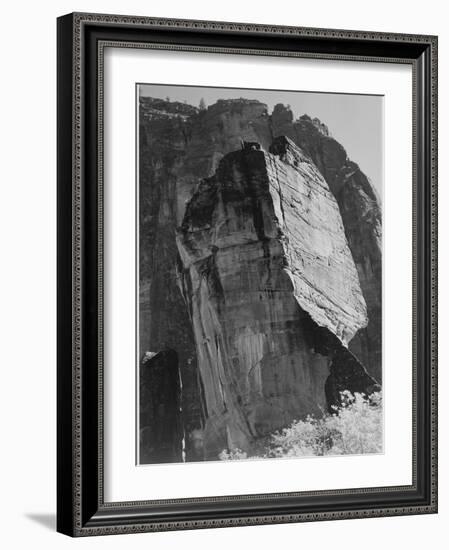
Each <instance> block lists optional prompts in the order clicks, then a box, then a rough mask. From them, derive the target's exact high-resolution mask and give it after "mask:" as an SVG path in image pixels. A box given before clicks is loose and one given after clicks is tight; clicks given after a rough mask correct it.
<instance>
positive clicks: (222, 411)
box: [178, 137, 375, 458]
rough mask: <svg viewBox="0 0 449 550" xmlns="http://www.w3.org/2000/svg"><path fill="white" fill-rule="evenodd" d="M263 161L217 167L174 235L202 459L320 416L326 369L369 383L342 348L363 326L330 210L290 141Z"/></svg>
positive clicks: (276, 145) (334, 208) (319, 181)
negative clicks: (190, 339)
mask: <svg viewBox="0 0 449 550" xmlns="http://www.w3.org/2000/svg"><path fill="white" fill-rule="evenodd" d="M270 151H271V153H266V152H265V151H263V150H258V149H257V147H255V146H251V147H245V148H244V149H242V150H240V151H236V152H233V153H229V154H228V155H226V156H225V157H223V159H222V160H221V161H220V163H219V165H218V168H217V171H216V173H215V175H214V176H212V177H210V178H206V179H204V180H203V181H202V182H201V183H200V185H199V187H198V189H197V191H196V193H195V194H194V195H193V197H192V199H191V200H190V202H189V204H188V205H187V209H186V214H185V216H184V220H183V223H182V226H181V228H180V230H179V232H178V248H179V252H180V263H179V271H180V284H181V289H182V292H183V295H184V298H185V300H186V302H187V304H188V307H189V311H190V317H191V319H192V324H193V332H194V337H195V341H196V346H197V358H198V366H199V370H200V375H201V379H202V381H203V384H204V390H205V391H204V394H205V406H206V411H207V414H206V417H207V420H206V423H205V433H204V452H205V456H206V457H209V458H212V457H216V456H217V454H218V453H219V452H220V450H222V449H223V448H230V449H233V448H239V449H242V450H245V451H249V450H251V448H252V447H253V445H254V444H255V442H256V441H257V440H258V439H260V438H262V437H264V436H267V435H269V434H270V433H272V432H273V431H275V430H278V429H280V428H282V427H284V426H286V425H288V424H289V423H291V422H292V421H293V420H294V419H295V418H300V417H304V416H306V415H307V414H319V413H320V410H323V409H325V408H327V406H328V401H327V400H326V391H325V387H326V384H327V386H328V387H329V388H335V382H334V379H333V378H331V379H330V381H329V382H326V381H327V380H328V378H329V372H330V370H329V369H331V370H332V362H333V359H334V357H337V356H338V357H339V356H341V354H342V353H345V354H347V356H348V357H350V360H351V362H352V364H353V371H354V372H353V373H352V376H351V377H349V379H348V380H347V381H346V384H345V386H346V389H349V390H352V391H354V389H355V387H356V386H357V388H358V387H359V386H360V387H361V388H362V389H363V391H364V392H367V391H369V388H370V387H371V386H373V385H374V384H375V381H374V380H373V379H372V378H371V377H370V376H369V375H368V374H367V372H366V370H365V369H364V367H363V366H362V365H361V364H360V363H359V362H358V360H357V359H356V358H355V357H354V356H353V355H352V354H351V353H350V352H349V351H348V350H347V348H346V346H347V344H348V342H349V341H350V340H351V338H352V337H353V336H354V335H355V334H356V333H357V331H358V330H359V329H360V328H362V327H364V326H366V324H367V322H368V319H367V315H366V306H365V301H364V298H363V295H362V292H361V289H360V285H359V280H358V275H357V270H356V268H355V266H354V262H353V259H352V256H351V252H350V250H349V247H348V245H347V242H346V238H345V233H344V228H343V224H342V220H341V216H340V212H339V208H338V205H337V202H336V200H335V198H334V196H333V194H332V193H331V192H330V191H329V188H328V185H327V183H326V181H325V180H324V178H323V177H322V175H321V174H320V173H319V172H318V170H317V168H316V167H315V165H314V164H313V162H312V161H311V160H310V158H309V157H307V156H305V155H304V154H303V153H302V151H301V150H300V149H298V148H297V147H296V146H295V145H294V144H293V143H292V142H291V141H290V140H289V139H288V138H285V137H281V138H278V139H276V140H275V141H274V142H273V144H272V146H271V147H270ZM338 370H339V369H338V368H337V371H338ZM337 374H338V373H337ZM328 393H329V395H331V393H332V389H328Z"/></svg>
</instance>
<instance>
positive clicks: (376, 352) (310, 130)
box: [272, 104, 382, 381]
mask: <svg viewBox="0 0 449 550" xmlns="http://www.w3.org/2000/svg"><path fill="white" fill-rule="evenodd" d="M272 128H273V134H274V135H275V136H277V135H285V136H288V137H289V138H290V139H292V140H293V141H294V143H296V144H297V145H298V146H299V147H300V148H301V149H302V150H303V151H304V153H305V154H307V155H308V156H309V157H310V158H311V159H312V160H313V162H314V164H315V165H316V167H317V168H318V170H319V171H320V172H321V174H322V175H323V176H324V178H325V180H326V182H327V183H328V185H329V188H330V190H331V191H332V193H333V195H334V196H335V198H336V200H337V203H338V206H339V209H340V214H341V217H342V221H343V225H344V228H345V234H346V238H347V240H348V244H349V248H350V250H351V253H352V256H353V258H354V262H355V265H356V267H357V272H358V275H359V280H360V285H361V288H362V292H363V296H364V298H365V301H366V305H367V310H368V318H369V323H368V325H367V327H365V328H363V329H361V330H360V331H359V333H358V334H357V335H356V336H355V338H354V339H353V340H352V341H351V343H350V346H349V347H350V349H351V350H352V351H353V352H354V353H355V354H356V355H357V356H359V357H360V359H361V360H362V362H363V363H364V365H366V367H367V369H368V370H369V372H371V373H372V374H373V375H374V376H375V377H376V378H377V379H378V380H379V381H380V380H382V218H381V209H380V201H379V198H378V196H377V193H376V192H375V190H374V187H373V186H372V185H371V183H370V181H369V180H368V178H367V177H366V176H365V174H363V172H362V171H361V170H360V168H359V166H358V165H357V164H356V163H355V162H352V161H351V160H350V159H349V158H348V155H347V153H346V151H345V149H344V147H342V145H340V144H339V143H338V142H337V141H336V140H335V139H333V138H332V137H331V136H330V135H329V130H328V128H327V127H326V126H325V125H324V124H322V123H321V122H320V121H319V120H318V119H317V118H314V119H312V118H310V117H309V116H307V115H303V116H301V117H300V118H299V119H298V120H297V121H294V120H293V114H292V112H291V110H290V109H289V108H287V107H285V106H284V105H280V104H279V105H276V107H275V108H274V110H273V114H272Z"/></svg>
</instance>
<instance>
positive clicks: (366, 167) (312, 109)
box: [139, 84, 383, 197]
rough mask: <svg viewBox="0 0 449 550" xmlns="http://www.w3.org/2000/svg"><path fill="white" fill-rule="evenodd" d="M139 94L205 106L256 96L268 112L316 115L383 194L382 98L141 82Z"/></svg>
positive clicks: (381, 194)
mask: <svg viewBox="0 0 449 550" xmlns="http://www.w3.org/2000/svg"><path fill="white" fill-rule="evenodd" d="M139 93H140V95H141V96H150V97H156V98H161V99H166V98H167V97H168V98H170V100H171V101H181V102H186V103H188V104H190V105H194V106H196V107H198V106H199V103H200V100H201V99H204V102H205V104H206V106H209V105H211V104H213V103H215V102H216V101H217V100H218V99H232V98H240V97H243V98H246V99H258V100H259V101H261V102H263V103H266V104H267V106H268V111H269V113H271V112H272V110H273V107H274V106H275V105H276V103H284V104H285V105H290V107H291V109H292V111H293V115H294V118H298V117H300V116H301V115H303V114H307V115H309V116H310V117H312V118H314V117H317V118H319V119H320V120H321V122H323V123H324V124H326V126H327V127H328V128H329V132H330V134H331V135H332V137H334V138H335V139H336V140H337V141H338V142H340V143H341V145H343V147H344V148H345V149H346V152H347V153H348V156H349V158H350V159H351V160H353V161H354V162H356V163H357V164H358V165H359V166H360V169H361V170H362V172H364V173H365V174H366V175H367V176H368V178H369V179H370V180H371V182H372V184H373V185H374V187H375V188H376V190H377V192H378V194H379V196H380V197H382V196H383V192H382V188H383V97H382V96H375V95H361V94H332V93H320V92H312V91H307V92H303V91H294V92H292V91H282V90H257V89H238V88H211V87H201V86H174V85H160V84H141V85H140V86H139Z"/></svg>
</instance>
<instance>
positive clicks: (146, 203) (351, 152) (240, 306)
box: [136, 83, 384, 465]
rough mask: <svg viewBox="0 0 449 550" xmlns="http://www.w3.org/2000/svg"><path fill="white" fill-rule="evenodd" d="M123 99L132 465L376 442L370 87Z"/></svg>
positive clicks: (377, 341) (192, 90) (289, 453)
mask: <svg viewBox="0 0 449 550" xmlns="http://www.w3.org/2000/svg"><path fill="white" fill-rule="evenodd" d="M136 102H137V108H136V116H137V124H136V126H137V136H136V140H137V167H136V172H137V182H136V186H137V193H136V196H137V204H136V212H137V223H136V234H137V239H136V241H137V243H138V244H137V248H138V250H137V256H136V257H137V264H138V265H137V266H136V273H137V277H136V279H137V280H136V296H137V301H138V307H137V312H138V313H137V315H136V317H137V318H136V326H137V330H136V335H137V336H136V382H137V383H136V386H137V403H138V405H137V407H138V410H137V411H136V417H137V433H136V449H137V457H136V462H137V464H139V465H145V464H162V463H182V462H201V461H228V460H245V459H252V460H256V459H278V458H279V459H280V458H301V457H304V458H313V457H321V456H341V455H371V454H380V453H383V451H384V448H383V441H384V429H383V427H384V418H383V407H382V389H383V385H382V383H383V380H382V379H383V376H382V374H383V369H382V363H383V362H382V345H383V339H382V272H383V269H382V198H383V192H382V190H383V177H384V159H383V155H384V127H383V108H384V106H383V97H382V96H380V95H364V94H341V93H340V94H337V93H320V92H319V91H283V90H263V89H235V88H213V87H197V86H174V85H161V84H151V83H139V84H137V85H136Z"/></svg>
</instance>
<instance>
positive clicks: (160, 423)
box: [139, 350, 184, 464]
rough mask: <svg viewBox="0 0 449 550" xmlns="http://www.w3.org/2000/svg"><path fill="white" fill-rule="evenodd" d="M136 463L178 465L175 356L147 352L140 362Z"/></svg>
mask: <svg viewBox="0 0 449 550" xmlns="http://www.w3.org/2000/svg"><path fill="white" fill-rule="evenodd" d="M140 373H141V376H140V390H139V391H140V393H139V400H140V410H139V415H140V423H139V424H140V457H139V458H140V463H141V464H149V463H156V464H157V463H160V462H182V460H183V456H182V451H183V438H184V429H183V425H182V418H181V414H180V408H181V384H180V375H179V367H178V355H177V353H176V352H175V351H173V350H163V351H160V352H157V353H152V352H147V353H146V354H145V355H144V356H143V357H142V360H141V363H140Z"/></svg>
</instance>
